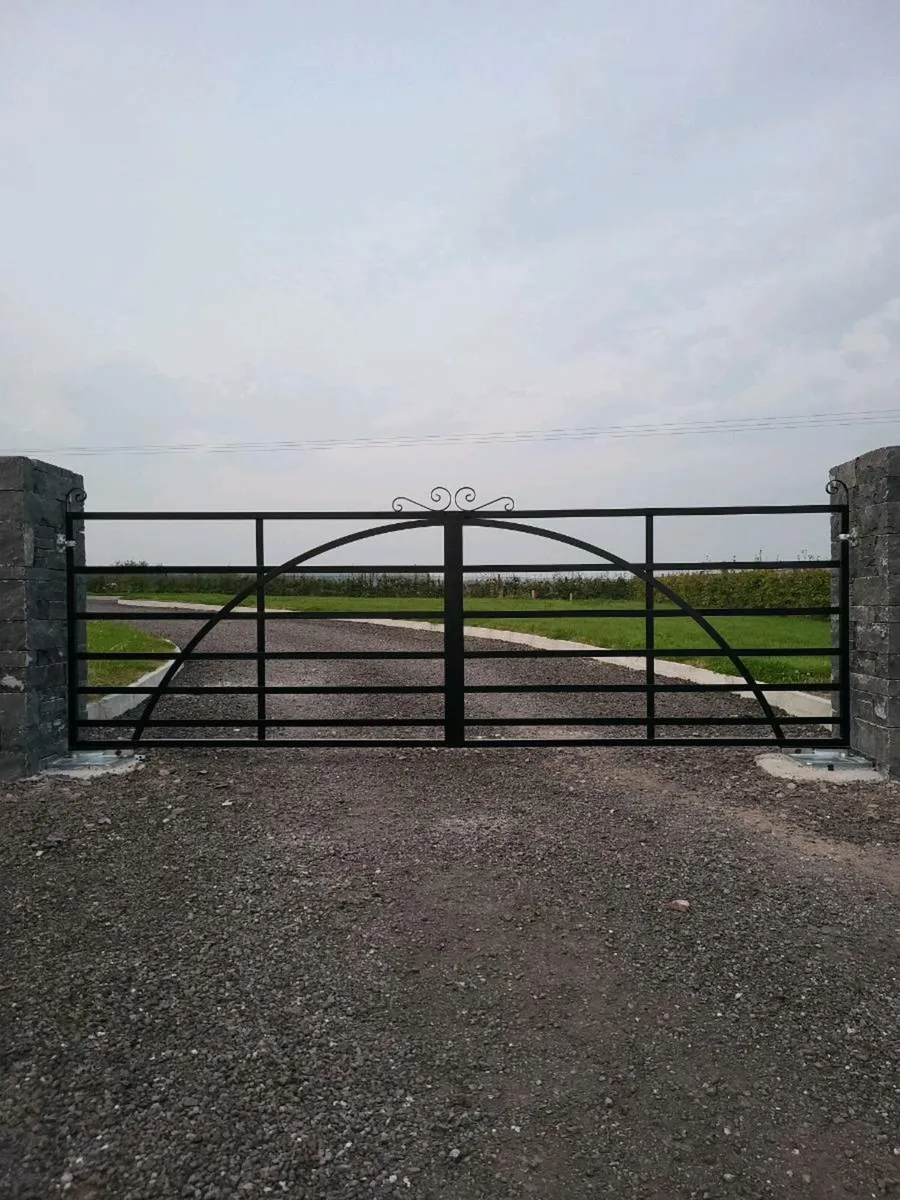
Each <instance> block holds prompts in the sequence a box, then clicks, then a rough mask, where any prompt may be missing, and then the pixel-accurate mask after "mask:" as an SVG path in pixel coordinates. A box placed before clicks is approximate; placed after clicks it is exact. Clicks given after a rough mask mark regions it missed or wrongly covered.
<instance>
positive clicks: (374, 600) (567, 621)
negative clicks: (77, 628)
mask: <svg viewBox="0 0 900 1200" xmlns="http://www.w3.org/2000/svg"><path fill="white" fill-rule="evenodd" d="M140 598H143V599H146V600H163V601H165V600H172V601H180V602H181V603H194V604H224V603H225V602H226V601H227V600H229V599H231V597H230V596H225V595H218V594H211V593H208V592H206V593H204V592H193V593H180V594H176V593H172V594H168V593H166V594H159V593H156V594H153V595H150V594H148V595H146V596H144V597H139V596H130V597H123V599H133V600H136V599H140ZM245 604H246V607H250V608H253V607H255V600H248V601H246V602H245ZM441 605H442V602H441V600H439V599H424V598H416V597H402V598H399V597H398V598H391V597H384V596H378V597H360V596H271V597H270V598H269V606H270V607H271V608H289V609H292V610H296V611H303V612H346V614H347V616H348V617H350V616H352V615H353V613H354V612H359V611H361V610H365V611H368V612H406V611H410V610H416V609H418V610H419V611H421V610H428V611H431V612H434V613H435V614H436V619H440V618H439V614H440V612H441ZM595 606H596V607H597V608H604V609H619V610H621V612H622V616H621V617H618V616H617V617H573V616H570V615H567V614H568V613H570V612H571V610H572V609H577V608H589V607H591V603H590V602H589V601H580V602H579V601H576V602H574V603H570V602H569V601H568V600H530V599H528V600H526V599H520V598H515V599H502V600H501V599H490V598H475V597H472V598H469V599H467V600H466V614H467V616H466V620H467V623H468V624H470V625H485V626H489V627H490V628H493V629H515V630H518V631H520V632H522V633H537V634H540V635H542V636H543V637H551V638H561V639H564V640H566V641H573V642H586V643H587V644H588V645H591V646H597V647H608V648H610V649H617V650H642V649H644V648H645V645H646V641H645V636H646V629H645V623H644V619H643V618H642V617H632V616H629V615H628V613H629V612H633V611H634V610H636V609H640V608H641V605H640V604H639V603H637V602H635V601H629V600H619V601H609V600H603V601H599V600H598V601H597V602H596V605H595ZM497 608H503V609H506V610H509V611H513V610H514V611H516V612H521V614H522V616H521V617H518V616H515V617H506V618H503V619H502V620H500V619H494V620H492V619H490V618H479V617H478V612H479V610H483V609H497ZM660 608H661V609H665V610H668V611H672V607H671V606H669V605H666V606H663V605H660ZM550 609H552V610H553V611H554V613H555V612H557V611H558V612H559V616H558V617H557V616H555V615H554V616H552V617H529V615H528V614H529V613H530V612H533V611H535V610H544V611H547V610H550ZM710 624H711V625H713V627H714V628H715V629H717V630H718V632H719V633H720V634H722V636H723V637H724V638H725V639H726V641H727V642H728V643H729V644H730V645H732V646H734V647H735V648H737V649H756V648H759V649H772V650H774V651H775V653H774V654H772V655H765V656H759V657H757V656H755V655H754V656H751V657H748V658H747V659H745V662H746V665H747V667H748V668H749V670H750V672H751V674H753V675H754V676H755V677H756V678H757V679H760V680H763V681H765V682H766V683H797V684H803V683H827V682H829V680H830V676H831V661H830V658H829V656H827V655H796V656H795V655H790V656H787V655H779V654H778V653H777V651H778V650H780V649H805V648H807V647H808V648H815V647H822V646H828V645H830V643H831V631H830V627H829V622H828V618H827V617H753V616H751V617H713V618H710ZM654 634H655V643H656V653H657V655H658V656H659V657H660V658H672V657H673V656H672V655H671V654H669V653H668V651H669V650H672V649H679V650H685V649H690V650H696V651H698V652H699V651H702V650H708V649H714V648H715V642H714V641H713V640H712V638H710V637H709V635H708V634H706V633H705V632H704V631H703V630H702V629H701V628H700V627H699V626H698V625H697V624H696V623H695V622H694V621H692V620H691V618H690V617H661V618H660V619H659V620H657V621H655V622H654ZM675 661H677V662H687V663H692V664H694V665H695V666H700V667H707V668H709V669H710V670H712V671H718V672H719V673H720V674H725V675H734V674H736V672H735V668H734V665H733V664H732V663H731V662H730V660H729V659H727V658H725V657H719V658H706V657H704V656H703V655H702V654H700V653H697V654H696V655H690V656H688V655H679V656H677V657H676V658H675Z"/></svg>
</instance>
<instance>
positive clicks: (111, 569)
mask: <svg viewBox="0 0 900 1200" xmlns="http://www.w3.org/2000/svg"><path fill="white" fill-rule="evenodd" d="M280 565H281V564H280V563H271V564H270V565H269V566H267V567H265V571H266V573H267V574H268V573H269V572H270V571H275V570H277V569H278V567H279V566H280ZM75 572H76V574H78V575H248V576H250V575H252V576H255V575H256V564H255V563H254V564H253V565H252V566H210V565H209V564H208V563H206V564H204V565H203V566H169V565H166V566H162V565H156V566H149V565H148V564H147V563H134V564H132V563H129V564H127V565H123V566H121V567H120V566H117V565H116V564H113V565H112V566H108V567H102V566H100V567H86V566H81V567H76V568H75ZM443 573H444V567H443V564H439V565H437V566H431V567H417V566H416V565H415V564H414V563H392V564H391V565H389V566H382V565H373V566H370V565H369V564H368V563H365V564H363V565H361V566H360V565H351V566H341V565H340V564H337V565H335V564H334V563H328V564H326V563H313V564H312V565H310V564H301V565H300V566H298V567H291V569H290V570H289V571H285V576H286V577H289V576H291V575H443Z"/></svg>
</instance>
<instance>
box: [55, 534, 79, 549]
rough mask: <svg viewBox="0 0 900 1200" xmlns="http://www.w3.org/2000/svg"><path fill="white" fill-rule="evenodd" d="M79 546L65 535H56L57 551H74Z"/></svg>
mask: <svg viewBox="0 0 900 1200" xmlns="http://www.w3.org/2000/svg"><path fill="white" fill-rule="evenodd" d="M77 545H78V543H77V542H75V541H72V539H71V538H67V537H66V535H65V534H64V533H58V534H57V535H56V548H57V550H74V549H75V547H76V546H77Z"/></svg>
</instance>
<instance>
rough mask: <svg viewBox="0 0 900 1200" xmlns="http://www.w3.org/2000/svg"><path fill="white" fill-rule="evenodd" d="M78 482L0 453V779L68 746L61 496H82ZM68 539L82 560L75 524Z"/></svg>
mask: <svg viewBox="0 0 900 1200" xmlns="http://www.w3.org/2000/svg"><path fill="white" fill-rule="evenodd" d="M82 488H83V481H82V478H81V476H80V475H76V474H74V473H73V472H72V471H66V470H64V469H63V468H62V467H54V466H51V465H50V464H49V463H43V462H37V461H35V460H33V459H29V458H0V778H4V779H14V778H17V777H20V776H23V775H30V774H33V773H34V772H36V771H38V770H40V768H41V767H42V766H44V765H45V764H46V763H47V762H49V761H51V760H52V759H53V758H55V757H57V756H59V755H62V754H65V753H66V751H67V748H68V730H67V686H66V680H67V670H68V662H67V658H68V653H67V624H66V555H65V548H64V546H63V545H61V542H62V540H63V538H64V534H65V513H66V499H67V497H68V496H70V494H72V493H73V492H76V491H77V492H78V493H80V495H81V498H82V499H83V491H82V490H81V489H82ZM72 507H73V509H75V510H77V509H78V508H79V507H80V505H78V504H75V505H73V506H72ZM75 540H76V543H77V544H76V547H75V554H76V559H77V561H79V562H81V563H83V562H84V536H83V533H82V532H81V531H80V529H79V532H78V535H77V537H76V539H75ZM82 595H83V593H82ZM76 669H77V666H76Z"/></svg>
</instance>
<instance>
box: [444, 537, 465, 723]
mask: <svg viewBox="0 0 900 1200" xmlns="http://www.w3.org/2000/svg"><path fill="white" fill-rule="evenodd" d="M443 520H444V742H445V744H446V745H448V746H462V745H463V744H464V743H465V740H466V723H465V714H466V695H465V667H466V661H465V642H464V640H463V638H464V636H465V621H464V619H463V517H462V514H461V513H445V514H444V517H443Z"/></svg>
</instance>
